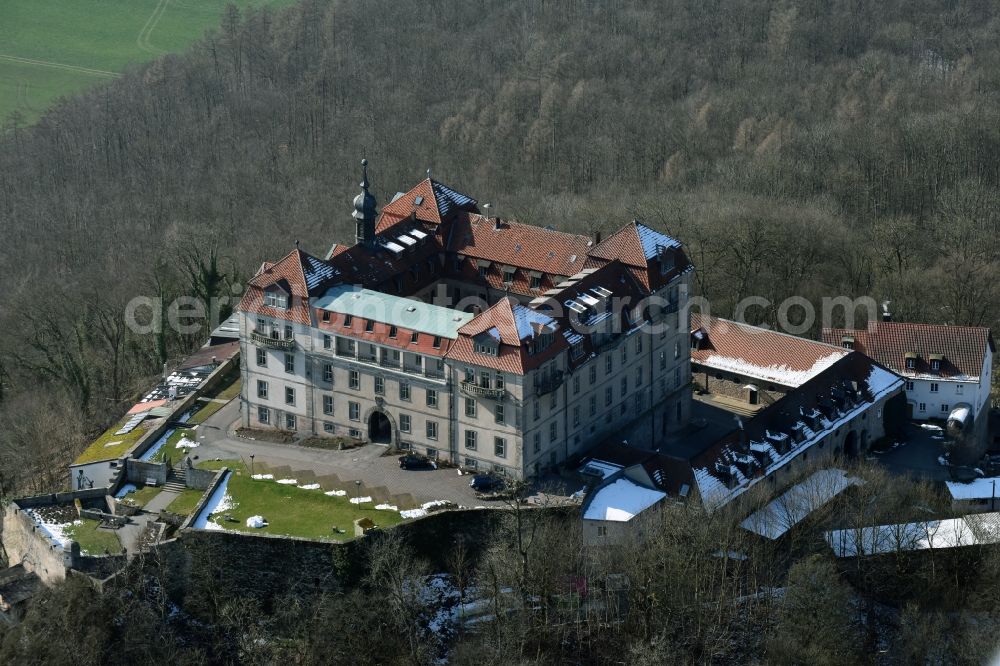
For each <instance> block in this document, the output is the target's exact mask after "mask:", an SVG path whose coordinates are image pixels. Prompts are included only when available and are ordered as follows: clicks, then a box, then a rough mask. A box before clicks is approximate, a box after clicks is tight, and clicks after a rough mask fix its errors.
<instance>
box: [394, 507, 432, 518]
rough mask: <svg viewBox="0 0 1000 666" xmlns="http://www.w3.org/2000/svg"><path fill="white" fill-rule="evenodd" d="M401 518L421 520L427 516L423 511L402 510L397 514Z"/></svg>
mask: <svg viewBox="0 0 1000 666" xmlns="http://www.w3.org/2000/svg"><path fill="white" fill-rule="evenodd" d="M399 515H400V517H401V518H423V517H424V516H426V515H427V511H426V510H425V509H404V510H403V511H400V512H399Z"/></svg>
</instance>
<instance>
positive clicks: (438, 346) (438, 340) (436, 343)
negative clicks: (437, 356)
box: [431, 335, 441, 349]
mask: <svg viewBox="0 0 1000 666" xmlns="http://www.w3.org/2000/svg"><path fill="white" fill-rule="evenodd" d="M431 346H432V347H434V349H441V336H438V335H435V336H434V342H433V344H432V345H431Z"/></svg>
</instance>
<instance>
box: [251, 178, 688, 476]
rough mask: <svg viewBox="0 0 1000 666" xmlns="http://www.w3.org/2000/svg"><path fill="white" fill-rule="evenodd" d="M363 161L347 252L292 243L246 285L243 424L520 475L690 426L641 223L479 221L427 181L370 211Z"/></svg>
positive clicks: (670, 274) (683, 383) (466, 205)
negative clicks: (605, 445) (587, 230)
mask: <svg viewBox="0 0 1000 666" xmlns="http://www.w3.org/2000/svg"><path fill="white" fill-rule="evenodd" d="M362 166H363V169H364V176H363V179H362V182H361V193H360V194H358V196H357V197H356V198H355V199H354V205H353V208H354V210H353V212H352V216H353V219H354V222H355V229H356V243H355V244H354V245H351V246H346V245H334V246H333V247H332V248H330V250H329V252H327V253H326V255H325V257H324V258H322V259H320V258H318V257H316V256H313V255H310V254H308V253H306V252H304V251H303V250H301V249H299V248H298V247H297V246H296V248H295V249H294V250H293V251H292V252H290V253H289V254H288V255H286V256H285V257H283V258H282V259H281V260H279V261H278V262H276V263H273V264H272V263H264V264H263V265H262V266H261V267H260V269H259V270H258V271H257V273H256V275H255V276H254V277H253V278H252V279H251V280H250V282H249V285H248V288H247V291H246V293H245V294H244V297H243V299H242V301H241V303H240V306H239V316H240V342H241V347H242V352H243V353H242V359H243V368H242V373H243V396H242V400H243V424H244V426H246V427H251V428H276V429H282V430H288V431H295V432H298V433H306V434H309V435H317V436H347V437H355V438H360V439H366V440H369V441H373V442H382V443H385V444H389V445H393V446H395V447H398V448H401V449H411V450H414V451H416V452H418V453H422V454H426V455H429V456H431V457H433V458H437V459H439V460H445V461H449V462H451V463H453V464H456V465H460V466H462V467H466V468H471V469H477V470H490V471H497V472H499V473H503V474H508V475H512V476H515V477H520V478H523V477H529V476H533V475H536V474H538V473H540V472H541V471H542V470H544V469H546V468H549V467H551V466H554V465H557V464H559V463H561V462H563V461H565V460H566V459H568V458H571V457H573V456H576V455H578V454H580V453H583V452H584V451H586V450H587V449H588V448H589V447H590V446H592V445H593V444H595V443H597V442H599V441H600V440H602V439H604V438H607V437H609V436H610V435H612V434H613V433H615V432H618V431H620V430H621V429H622V428H624V427H626V426H627V425H628V424H630V423H633V422H635V421H636V420H637V419H640V418H642V419H646V421H645V422H650V423H652V424H653V429H654V432H655V433H664V434H666V433H670V432H676V431H677V430H678V429H679V428H680V427H681V426H682V425H683V424H684V423H686V421H687V419H688V415H689V411H690V390H689V384H690V380H691V370H690V345H689V342H688V336H689V331H690V328H689V323H688V320H687V319H688V317H687V311H686V307H685V305H686V299H687V295H688V287H689V282H690V279H691V272H692V270H693V266H692V265H691V264H690V262H689V261H688V259H687V257H686V255H685V254H684V251H683V248H682V246H681V243H680V242H678V241H677V240H675V239H673V238H671V237H670V236H667V235H665V234H662V233H660V232H657V231H655V230H653V229H651V228H649V227H647V226H645V225H643V224H641V223H639V222H636V221H633V222H630V223H629V224H626V225H625V226H623V227H622V228H621V229H619V230H618V231H616V232H615V233H613V234H611V235H610V236H609V237H608V238H606V239H604V240H603V241H602V240H601V239H600V237H598V238H596V239H591V238H589V237H587V236H581V235H575V234H568V233H563V232H560V231H555V230H553V229H551V228H541V227H536V226H531V225H526V224H521V223H517V222H514V221H512V220H505V219H501V218H499V217H491V216H490V215H489V214H488V210H489V209H488V206H485V205H484V206H483V210H480V207H479V205H478V203H477V201H476V200H475V199H473V198H472V197H469V196H466V195H464V194H461V193H459V192H457V191H456V190H454V189H452V188H450V187H447V186H446V185H444V184H442V183H439V182H437V181H435V180H432V179H431V178H430V177H428V178H427V179H425V180H423V181H422V182H420V183H419V184H417V185H416V186H415V187H413V188H412V189H411V190H409V191H408V192H405V193H400V194H397V195H396V196H395V197H394V198H393V200H392V201H391V202H390V203H389V204H387V205H386V206H384V207H383V209H382V210H381V212H379V211H378V210H377V203H376V200H375V197H374V196H373V195H372V194H371V192H370V191H369V182H368V174H367V164H366V163H365V162H362ZM484 211H485V212H484Z"/></svg>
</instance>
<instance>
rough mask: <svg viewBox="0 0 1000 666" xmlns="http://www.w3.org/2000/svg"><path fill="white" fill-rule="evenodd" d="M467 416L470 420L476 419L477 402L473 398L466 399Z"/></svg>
mask: <svg viewBox="0 0 1000 666" xmlns="http://www.w3.org/2000/svg"><path fill="white" fill-rule="evenodd" d="M465 415H466V416H468V417H470V418H476V401H475V400H473V399H472V398H466V399H465Z"/></svg>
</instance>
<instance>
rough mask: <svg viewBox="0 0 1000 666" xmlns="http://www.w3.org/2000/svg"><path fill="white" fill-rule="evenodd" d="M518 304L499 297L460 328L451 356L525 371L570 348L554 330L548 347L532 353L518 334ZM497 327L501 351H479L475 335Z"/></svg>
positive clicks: (495, 366) (489, 365)
mask: <svg viewBox="0 0 1000 666" xmlns="http://www.w3.org/2000/svg"><path fill="white" fill-rule="evenodd" d="M515 307H518V306H517V305H516V304H515V303H513V302H512V301H511V300H509V299H506V298H503V299H500V300H499V301H498V302H497V303H495V304H494V305H492V306H491V307H490V308H488V309H487V310H485V311H483V312H482V313H480V314H479V315H477V316H476V317H475V318H474V319H472V321H470V322H469V323H468V324H466V325H465V326H463V327H462V328H460V329H458V339H457V340H455V341H454V343H452V345H451V348H450V349H449V350H448V354H447V356H448V358H449V359H451V360H453V361H457V362H460V363H469V364H471V365H479V366H483V367H487V368H493V369H494V370H500V371H502V372H509V373H512V374H515V375H523V374H524V373H526V372H528V371H530V370H533V369H535V368H537V367H539V366H540V365H542V364H543V363H545V362H546V361H548V360H550V359H552V358H554V357H555V356H556V355H557V354H558V353H559V352H560V351H563V350H565V349H566V348H567V346H568V345H567V343H566V340H565V338H563V336H562V335H559V334H558V333H555V334H554V335H553V338H552V344H550V345H549V346H548V347H547V348H546V349H544V350H543V351H541V352H539V353H537V354H529V353H528V347H527V346H526V345H522V344H521V340H520V336H519V335H518V326H517V321H516V318H515V315H514V308H515ZM520 307H523V306H520ZM494 328H495V329H496V330H497V332H498V333H499V334H500V346H499V351H500V353H499V355H497V356H491V355H489V354H480V353H478V352H476V351H475V343H474V338H475V337H476V336H478V335H480V334H482V333H485V332H486V331H489V330H491V329H494Z"/></svg>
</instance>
